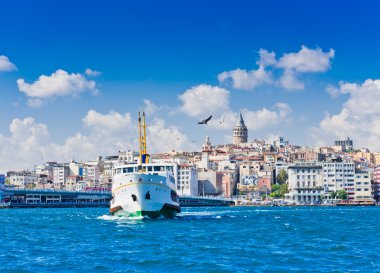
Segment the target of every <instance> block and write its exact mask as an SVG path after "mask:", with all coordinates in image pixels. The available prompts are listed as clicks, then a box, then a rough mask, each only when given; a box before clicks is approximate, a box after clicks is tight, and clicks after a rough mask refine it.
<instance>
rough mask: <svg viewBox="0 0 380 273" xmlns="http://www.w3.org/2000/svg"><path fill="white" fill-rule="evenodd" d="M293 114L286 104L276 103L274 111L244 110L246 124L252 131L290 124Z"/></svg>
mask: <svg viewBox="0 0 380 273" xmlns="http://www.w3.org/2000/svg"><path fill="white" fill-rule="evenodd" d="M291 113H292V109H291V107H290V106H289V105H288V104H286V103H276V104H275V105H274V106H273V107H272V109H268V108H265V107H263V108H261V109H259V110H257V111H251V110H248V109H244V110H242V114H243V115H244V120H245V124H246V125H247V127H248V129H250V130H252V131H258V130H262V129H264V128H270V127H273V126H275V125H279V124H282V123H285V122H289V118H290V115H291Z"/></svg>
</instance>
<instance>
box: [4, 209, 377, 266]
mask: <svg viewBox="0 0 380 273" xmlns="http://www.w3.org/2000/svg"><path fill="white" fill-rule="evenodd" d="M107 213H108V210H107V209H99V208H86V209H83V208H81V209H3V210H0V242H1V248H0V269H1V272H284V271H285V270H286V271H292V272H307V271H308V272H350V271H352V272H354V271H355V272H380V254H379V253H380V247H379V246H380V207H344V208H340V207H289V208H288V207H232V208H228V207H218V208H185V209H183V212H182V213H181V214H180V216H179V217H177V218H175V219H155V220H151V219H125V218H124V219H122V218H115V217H112V216H109V215H108V214H107Z"/></svg>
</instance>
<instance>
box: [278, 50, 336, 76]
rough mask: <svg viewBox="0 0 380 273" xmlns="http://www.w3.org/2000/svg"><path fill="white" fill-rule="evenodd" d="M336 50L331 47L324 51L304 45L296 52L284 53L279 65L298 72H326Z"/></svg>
mask: <svg viewBox="0 0 380 273" xmlns="http://www.w3.org/2000/svg"><path fill="white" fill-rule="evenodd" d="M334 55H335V52H334V50H333V49H330V51H328V52H323V51H322V49H320V48H316V49H310V48H308V47H306V46H302V47H301V50H300V51H298V52H296V53H287V54H284V55H283V56H282V57H281V58H280V60H279V61H278V64H277V66H278V67H281V68H284V69H285V70H286V69H291V70H294V71H296V72H300V73H306V72H325V71H327V70H328V69H330V67H331V59H332V58H334Z"/></svg>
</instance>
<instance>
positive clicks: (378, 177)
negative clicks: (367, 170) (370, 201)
mask: <svg viewBox="0 0 380 273" xmlns="http://www.w3.org/2000/svg"><path fill="white" fill-rule="evenodd" d="M373 195H374V198H375V200H376V202H380V166H377V167H376V168H375V169H374V171H373Z"/></svg>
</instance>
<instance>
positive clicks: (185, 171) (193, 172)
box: [177, 164, 198, 196]
mask: <svg viewBox="0 0 380 273" xmlns="http://www.w3.org/2000/svg"><path fill="white" fill-rule="evenodd" d="M177 193H178V195H181V196H197V195H198V171H197V169H196V167H195V166H192V165H186V164H182V165H179V166H178V178H177Z"/></svg>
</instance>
